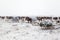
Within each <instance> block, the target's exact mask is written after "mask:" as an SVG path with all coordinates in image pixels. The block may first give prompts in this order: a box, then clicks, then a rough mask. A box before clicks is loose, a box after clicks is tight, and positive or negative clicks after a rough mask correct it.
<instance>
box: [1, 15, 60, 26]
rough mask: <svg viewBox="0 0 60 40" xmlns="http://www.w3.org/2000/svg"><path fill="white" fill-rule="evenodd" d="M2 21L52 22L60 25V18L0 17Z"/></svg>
mask: <svg viewBox="0 0 60 40" xmlns="http://www.w3.org/2000/svg"><path fill="white" fill-rule="evenodd" d="M0 19H2V20H4V21H7V22H19V23H20V22H26V23H31V24H35V25H36V24H38V25H39V24H40V22H42V21H44V20H50V21H51V22H52V23H53V22H55V24H60V17H47V16H37V17H34V18H33V17H29V16H0Z"/></svg>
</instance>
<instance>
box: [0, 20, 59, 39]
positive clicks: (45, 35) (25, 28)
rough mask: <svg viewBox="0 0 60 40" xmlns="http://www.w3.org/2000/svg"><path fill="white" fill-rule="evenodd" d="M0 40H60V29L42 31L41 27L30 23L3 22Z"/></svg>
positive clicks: (0, 24)
mask: <svg viewBox="0 0 60 40" xmlns="http://www.w3.org/2000/svg"><path fill="white" fill-rule="evenodd" d="M57 27H59V26H57ZM0 40H60V29H56V30H41V28H40V26H33V25H32V24H30V23H23V22H20V23H8V22H4V21H3V20H1V21H0Z"/></svg>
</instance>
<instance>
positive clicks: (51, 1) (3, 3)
mask: <svg viewBox="0 0 60 40" xmlns="http://www.w3.org/2000/svg"><path fill="white" fill-rule="evenodd" d="M0 15H3V16H7V15H10V16H60V0H0Z"/></svg>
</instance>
